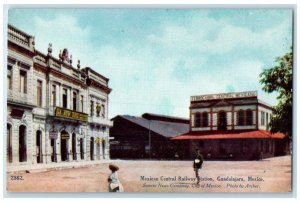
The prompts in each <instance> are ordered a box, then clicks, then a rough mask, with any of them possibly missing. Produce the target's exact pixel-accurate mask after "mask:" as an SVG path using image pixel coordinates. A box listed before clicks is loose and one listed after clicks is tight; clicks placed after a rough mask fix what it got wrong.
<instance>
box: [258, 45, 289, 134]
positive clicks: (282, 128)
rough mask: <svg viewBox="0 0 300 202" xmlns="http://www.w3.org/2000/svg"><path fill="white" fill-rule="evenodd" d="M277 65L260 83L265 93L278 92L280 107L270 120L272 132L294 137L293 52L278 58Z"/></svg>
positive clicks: (276, 107)
mask: <svg viewBox="0 0 300 202" xmlns="http://www.w3.org/2000/svg"><path fill="white" fill-rule="evenodd" d="M276 63H277V64H276V65H275V66H274V67H272V68H270V69H265V70H264V71H263V72H262V73H261V74H260V75H259V76H260V78H261V79H260V83H261V84H263V85H264V86H263V88H262V89H263V90H264V91H265V92H268V93H271V92H274V91H276V92H278V93H279V96H278V97H277V100H278V101H279V103H278V105H277V106H275V107H274V112H273V115H272V117H271V120H270V127H271V132H272V133H275V132H282V133H286V134H288V135H289V136H290V137H292V126H293V125H292V123H293V105H292V99H293V74H292V70H293V51H292V48H291V51H290V52H288V53H286V54H285V55H284V56H282V57H278V58H276Z"/></svg>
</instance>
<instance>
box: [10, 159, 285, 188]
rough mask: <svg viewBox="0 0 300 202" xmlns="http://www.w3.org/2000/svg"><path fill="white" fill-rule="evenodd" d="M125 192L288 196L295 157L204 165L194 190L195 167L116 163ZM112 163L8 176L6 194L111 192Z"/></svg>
mask: <svg viewBox="0 0 300 202" xmlns="http://www.w3.org/2000/svg"><path fill="white" fill-rule="evenodd" d="M111 162H112V163H114V164H116V165H118V166H119V168H120V170H119V171H118V174H119V178H120V181H121V183H122V184H123V186H124V190H125V192H256V193H257V192H258V193H260V192H290V191H291V156H283V157H274V158H270V159H264V160H262V161H205V162H204V165H203V168H202V170H201V171H200V176H201V179H200V183H199V185H197V184H196V179H195V174H194V171H193V168H192V161H125V160H114V161H111ZM108 165H109V163H103V164H99V165H95V166H89V167H83V168H73V169H72V168H71V169H70V168H68V169H60V170H51V171H44V172H31V173H14V174H7V191H8V192H107V191H108V182H107V178H108V176H109V174H110V170H109V169H108Z"/></svg>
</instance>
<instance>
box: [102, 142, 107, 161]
mask: <svg viewBox="0 0 300 202" xmlns="http://www.w3.org/2000/svg"><path fill="white" fill-rule="evenodd" d="M101 143H102V154H103V159H105V155H106V154H105V139H103V140H102V141H101Z"/></svg>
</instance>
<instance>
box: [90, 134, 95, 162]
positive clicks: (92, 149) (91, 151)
mask: <svg viewBox="0 0 300 202" xmlns="http://www.w3.org/2000/svg"><path fill="white" fill-rule="evenodd" d="M90 157H91V160H92V161H93V160H94V137H91V140H90Z"/></svg>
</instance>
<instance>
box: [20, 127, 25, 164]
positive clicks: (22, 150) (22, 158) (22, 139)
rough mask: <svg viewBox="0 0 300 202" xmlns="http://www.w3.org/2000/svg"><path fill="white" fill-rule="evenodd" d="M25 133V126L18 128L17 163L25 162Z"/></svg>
mask: <svg viewBox="0 0 300 202" xmlns="http://www.w3.org/2000/svg"><path fill="white" fill-rule="evenodd" d="M26 136H27V131H26V126H24V125H21V126H20V127H19V162H26V161H27V144H26V142H27V137H26Z"/></svg>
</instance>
